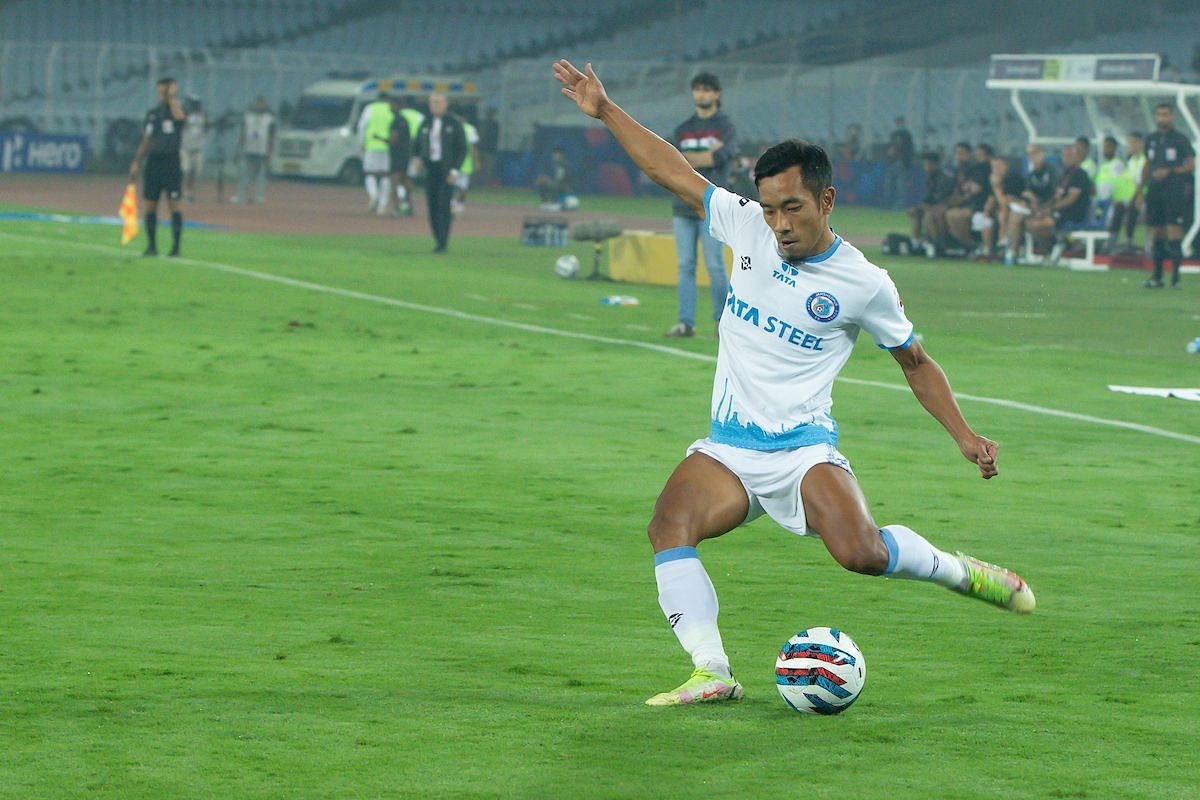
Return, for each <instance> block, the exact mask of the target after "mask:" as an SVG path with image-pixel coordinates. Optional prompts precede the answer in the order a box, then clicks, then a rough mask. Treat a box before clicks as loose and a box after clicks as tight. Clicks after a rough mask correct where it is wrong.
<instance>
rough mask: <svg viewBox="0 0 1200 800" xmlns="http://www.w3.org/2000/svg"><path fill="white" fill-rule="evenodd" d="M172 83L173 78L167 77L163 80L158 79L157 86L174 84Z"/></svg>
mask: <svg viewBox="0 0 1200 800" xmlns="http://www.w3.org/2000/svg"><path fill="white" fill-rule="evenodd" d="M174 82H175V79H174V78H172V77H170V76H167V77H163V78H159V79H158V85H159V86H165V85H166V84H168V83H174Z"/></svg>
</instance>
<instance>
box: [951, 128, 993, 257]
mask: <svg viewBox="0 0 1200 800" xmlns="http://www.w3.org/2000/svg"><path fill="white" fill-rule="evenodd" d="M994 155H995V151H994V150H993V149H992V146H991V145H988V144H980V145H979V146H977V147H976V148H975V153H974V157H973V158H971V159H969V160H968V161H967V162H966V163H964V164H963V165H962V168H961V170H960V175H959V176H958V178H957V180H956V183H957V186H956V188H955V195H956V196H955V197H954V198H951V202H950V208H949V209H948V210H947V211H946V229H947V230H948V231H949V233H950V236H951V237H953V239H954V241H955V242H957V243H958V244H959V245H961V246H962V247H963V249H965V250H967V251H968V252H969V251H972V250H974V249H975V235H974V234H975V233H977V232H979V231H980V230H982V226H983V224H984V222H983V219H984V218H983V217H982V216H977V215H979V214H980V212H982V211H983V207H984V205H986V204H987V199H988V196H989V194H990V191H989V187H990V185H991V174H992V156H994Z"/></svg>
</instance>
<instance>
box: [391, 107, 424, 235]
mask: <svg viewBox="0 0 1200 800" xmlns="http://www.w3.org/2000/svg"><path fill="white" fill-rule="evenodd" d="M414 105H416V101H415V100H414V99H413V98H411V97H407V98H405V99H404V102H403V103H402V104H401V106H402V107H401V109H400V116H402V117H404V121H405V122H406V123H407V124H408V147H409V149H408V152H409V155H407V156H405V158H404V163H403V164H398V165H396V166H394V167H393V169H398V170H400V173H399V174H400V182H401V183H403V184H404V195H405V197H407V198H408V200H407V202H405V203H404V210H403V214H404V216H406V217H411V216H412V215H413V209H412V193H413V182H412V177H411V176H410V175H409V174H408V165H409V162H410V161H411V160H412V143H413V142H415V141H416V140H417V131H419V130H420V129H421V123H422V122H424V121H425V115H424V114H422V113H421V112H420V111H418V110H417V109H415V108H414V107H413V106H414Z"/></svg>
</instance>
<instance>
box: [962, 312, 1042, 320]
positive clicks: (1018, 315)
mask: <svg viewBox="0 0 1200 800" xmlns="http://www.w3.org/2000/svg"><path fill="white" fill-rule="evenodd" d="M950 313H951V314H953V315H954V316H956V317H1006V318H1011V319H1045V318H1046V317H1048V316H1050V315H1049V314H1047V313H1045V312H1044V311H951V312H950Z"/></svg>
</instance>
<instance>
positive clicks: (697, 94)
mask: <svg viewBox="0 0 1200 800" xmlns="http://www.w3.org/2000/svg"><path fill="white" fill-rule="evenodd" d="M720 96H721V93H720V92H717V91H714V90H713V88H712V87H711V86H697V87H696V88H694V89H692V102H693V103H695V104H696V108H702V109H704V110H705V111H708V110H709V109H710V108H712V107H713V106H714V105H716V102H717V98H718V97H720Z"/></svg>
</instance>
